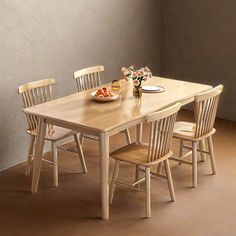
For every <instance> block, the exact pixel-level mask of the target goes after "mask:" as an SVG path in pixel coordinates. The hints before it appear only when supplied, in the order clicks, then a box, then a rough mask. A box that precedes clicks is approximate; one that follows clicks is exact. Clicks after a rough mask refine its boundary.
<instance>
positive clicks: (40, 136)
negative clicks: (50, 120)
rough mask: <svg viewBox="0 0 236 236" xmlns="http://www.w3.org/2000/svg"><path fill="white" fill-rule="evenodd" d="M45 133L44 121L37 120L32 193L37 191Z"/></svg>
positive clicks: (42, 119)
mask: <svg viewBox="0 0 236 236" xmlns="http://www.w3.org/2000/svg"><path fill="white" fill-rule="evenodd" d="M45 133H46V122H45V119H44V118H39V121H38V127H37V136H36V143H35V153H34V169H33V177H32V185H31V192H32V193H36V192H37V191H38V183H39V176H40V169H41V163H42V154H43V146H44V138H45Z"/></svg>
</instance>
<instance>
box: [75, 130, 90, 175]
mask: <svg viewBox="0 0 236 236" xmlns="http://www.w3.org/2000/svg"><path fill="white" fill-rule="evenodd" d="M74 139H75V144H76V148H77V151H78V154H79V158H80V162H81V165H82V168H83V172H84V173H87V172H88V170H87V167H86V163H85V159H84V153H83V150H82V146H81V144H80V143H79V140H78V137H77V134H75V135H74Z"/></svg>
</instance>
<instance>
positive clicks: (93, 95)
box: [91, 91, 119, 102]
mask: <svg viewBox="0 0 236 236" xmlns="http://www.w3.org/2000/svg"><path fill="white" fill-rule="evenodd" d="M95 95H96V91H95V92H92V93H91V96H92V98H93V100H95V101H98V102H111V101H114V100H116V99H117V98H118V96H119V94H115V93H114V96H113V97H97V96H95Z"/></svg>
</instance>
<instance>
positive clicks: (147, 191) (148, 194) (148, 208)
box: [145, 167, 151, 218]
mask: <svg viewBox="0 0 236 236" xmlns="http://www.w3.org/2000/svg"><path fill="white" fill-rule="evenodd" d="M145 179H146V180H145V183H146V186H145V211H146V217H147V218H149V217H151V188H150V182H151V179H150V167H145Z"/></svg>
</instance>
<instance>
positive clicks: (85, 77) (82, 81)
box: [74, 66, 131, 144]
mask: <svg viewBox="0 0 236 236" xmlns="http://www.w3.org/2000/svg"><path fill="white" fill-rule="evenodd" d="M103 71H104V66H93V67H89V68H85V69H82V70H78V71H76V72H74V79H75V80H76V83H77V88H78V92H81V91H86V90H88V89H93V88H95V87H98V86H101V85H102V81H101V72H103ZM121 132H122V133H124V135H125V138H126V140H127V144H130V143H131V138H130V134H129V130H128V129H125V130H122V131H121ZM83 137H84V138H90V139H94V140H98V136H95V135H91V134H86V133H83ZM81 138H82V136H81ZM81 141H82V140H81Z"/></svg>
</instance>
